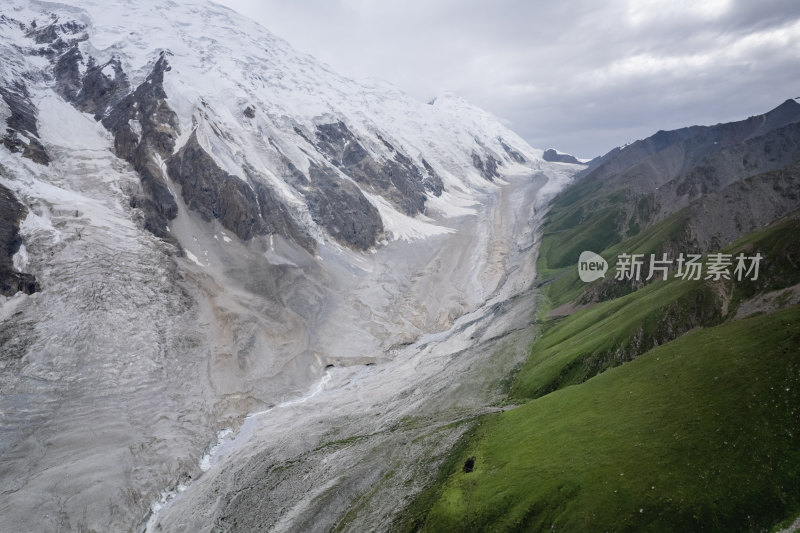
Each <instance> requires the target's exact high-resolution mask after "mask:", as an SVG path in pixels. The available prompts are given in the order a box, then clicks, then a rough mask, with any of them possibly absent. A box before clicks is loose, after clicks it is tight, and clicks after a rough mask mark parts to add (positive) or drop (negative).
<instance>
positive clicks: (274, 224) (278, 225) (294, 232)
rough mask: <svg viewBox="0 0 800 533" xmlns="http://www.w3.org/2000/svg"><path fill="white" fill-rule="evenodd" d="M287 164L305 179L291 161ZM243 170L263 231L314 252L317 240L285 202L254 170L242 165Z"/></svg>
mask: <svg viewBox="0 0 800 533" xmlns="http://www.w3.org/2000/svg"><path fill="white" fill-rule="evenodd" d="M289 164H290V165H291V167H292V170H293V171H294V172H295V173H299V174H300V175H301V176H303V179H305V175H303V173H302V172H300V170H298V169H297V167H295V166H294V165H292V164H291V163H289ZM244 170H245V172H246V173H247V176H248V178H249V181H250V185H251V186H252V187H253V190H255V192H256V197H257V198H258V207H259V211H260V213H261V219H262V220H263V222H264V223H263V225H262V228H263V232H265V233H268V234H277V235H282V236H283V237H286V238H287V239H289V240H292V241H294V242H296V243H297V244H299V245H300V246H302V247H303V248H305V249H306V250H307V251H308V252H309V253H314V252H315V251H316V249H317V241H316V240H315V239H314V238H313V237H312V236H311V235H310V234H309V233H308V231H306V229H305V227H303V225H302V224H300V223H299V222H297V220H295V218H294V217H293V216H292V214H291V212H290V211H289V208H288V207H286V204H284V203H283V202H282V201H281V200H280V199H278V197H277V196H275V193H273V192H272V189H270V188H269V187H267V186H266V185H265V184H264V181H263V179H262V178H261V177H260V176H259V175H258V174H257V173H256V172H255V170H253V169H251V168H249V167H244Z"/></svg>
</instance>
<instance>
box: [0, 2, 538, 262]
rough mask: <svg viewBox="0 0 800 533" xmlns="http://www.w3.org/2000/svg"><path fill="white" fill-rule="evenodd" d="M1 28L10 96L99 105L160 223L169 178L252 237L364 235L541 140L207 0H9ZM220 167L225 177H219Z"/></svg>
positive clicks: (526, 152) (455, 191)
mask: <svg viewBox="0 0 800 533" xmlns="http://www.w3.org/2000/svg"><path fill="white" fill-rule="evenodd" d="M3 28H4V32H3V33H4V35H5V39H4V51H5V52H7V53H5V54H4V55H5V56H6V57H8V58H9V59H10V60H11V61H9V62H8V63H7V64H5V65H4V72H3V73H2V76H3V80H4V81H3V86H4V87H7V88H8V89H7V90H8V91H10V92H9V98H13V97H15V96H16V97H18V98H20V99H21V100H22V101H23V102H25V103H26V104H29V105H31V106H32V107H33V108H34V109H35V108H36V104H37V103H38V100H39V99H40V98H42V95H41V91H45V92H55V93H57V94H58V95H59V96H60V97H61V98H62V99H63V100H65V101H67V102H69V103H70V104H72V105H73V106H74V107H75V108H76V109H78V110H79V111H81V112H84V113H89V114H91V115H92V116H94V118H95V119H96V120H100V121H101V122H102V124H103V125H104V126H105V128H106V129H107V130H108V131H109V132H110V133H111V134H112V136H113V137H114V142H115V149H116V152H117V154H118V155H120V156H121V157H123V158H125V159H127V160H128V161H130V162H132V163H133V165H134V167H135V168H136V169H137V170H138V171H139V173H140V174H142V175H143V178H142V183H143V186H144V193H145V196H146V198H145V200H144V207H145V211H146V214H147V223H148V227H149V229H151V230H152V231H153V232H154V233H155V234H156V235H159V236H162V237H164V236H165V235H164V233H165V225H166V224H167V223H168V222H169V221H170V220H172V219H173V218H174V217H175V216H176V214H177V211H178V206H177V203H176V202H177V200H178V199H177V198H175V196H176V188H175V187H173V186H172V184H171V183H170V182H171V181H172V182H176V184H178V185H180V186H181V193H180V194H181V195H182V198H183V200H184V201H185V203H186V204H187V206H188V207H189V209H191V210H193V211H197V212H198V213H199V214H200V216H201V217H202V218H204V219H207V220H208V219H211V218H214V219H217V220H219V221H220V223H221V224H222V225H223V226H224V227H225V228H227V229H228V230H230V231H231V232H233V233H235V234H236V235H237V236H239V237H240V238H242V239H244V240H247V239H249V238H251V237H253V236H255V235H264V234H279V235H282V236H283V237H286V238H288V239H290V240H292V241H295V242H298V243H300V244H301V245H303V246H304V247H306V248H307V249H309V250H310V251H312V252H313V251H314V249H315V243H314V241H315V240H324V239H326V238H333V239H334V240H336V241H337V242H339V243H341V244H343V245H347V246H351V247H355V248H357V249H362V250H363V249H367V248H369V247H371V246H374V245H375V244H376V243H377V242H378V241H379V240H381V239H382V238H384V236H389V237H394V238H398V237H402V236H407V232H408V227H407V226H408V224H409V223H410V222H409V221H408V220H407V217H414V216H416V215H419V214H426V213H428V214H430V213H431V212H436V211H440V212H441V211H444V212H447V206H448V205H450V204H451V203H452V202H451V201H450V199H451V197H453V196H456V197H458V198H463V197H465V196H466V197H469V196H470V193H471V192H472V191H474V189H476V188H483V187H485V185H486V181H487V180H488V181H491V180H493V179H494V178H495V177H498V176H499V173H498V168H499V167H507V168H510V167H515V166H518V165H520V164H524V163H526V162H528V161H532V160H535V159H536V158H537V156H538V155H540V153H539V152H537V151H534V150H531V148H530V147H528V146H527V144H526V143H525V142H524V141H522V140H521V139H520V138H519V137H518V136H516V135H515V134H513V133H512V132H511V131H509V130H508V129H506V128H505V127H503V126H502V125H501V124H500V123H499V122H498V121H497V120H495V119H494V118H493V117H491V116H490V115H489V114H487V113H485V112H483V111H481V110H479V109H477V108H475V107H473V106H471V105H470V104H468V103H467V102H465V101H463V100H461V99H459V98H457V97H454V96H451V95H445V96H442V97H440V98H436V99H434V101H433V102H432V104H430V105H428V104H424V103H421V102H417V101H415V100H413V99H411V98H410V97H408V96H406V95H405V94H403V93H402V92H400V91H398V90H397V89H394V88H393V87H391V86H389V85H388V84H386V85H385V84H380V83H375V84H373V85H364V84H360V83H357V82H354V81H352V80H348V79H346V78H343V77H341V76H339V75H337V74H335V73H334V72H332V71H331V70H330V69H328V68H327V67H326V66H324V65H322V64H320V63H319V62H317V61H316V60H314V59H313V58H312V57H310V56H307V55H303V54H299V53H297V52H296V51H294V50H293V49H292V48H291V47H290V46H289V45H288V44H287V43H286V42H285V41H282V40H281V39H278V38H277V37H275V36H273V35H272V34H270V33H269V32H267V31H266V30H264V29H263V28H261V27H259V26H257V25H256V24H254V23H252V22H250V21H248V20H247V19H244V18H243V17H240V16H238V15H237V14H235V13H234V12H232V11H230V10H228V9H226V8H223V7H220V6H216V5H213V4H210V3H209V4H206V5H203V4H197V3H193V4H186V3H174V2H163V3H153V2H142V3H136V4H131V3H129V2H112V3H106V2H96V3H92V2H75V3H74V5H61V4H58V5H55V4H41V5H40V4H37V3H36V2H33V3H31V2H17V3H13V2H12V4H11V6H8V7H7V8H5V9H4V18H3ZM29 80H30V81H29ZM33 80H36V82H35V83H34V82H33ZM15 83H22V84H24V85H22V86H19V87H17V89H14V87H15V85H14V84H15ZM26 91H27V92H29V93H32V94H29V95H28V96H25V94H26ZM30 133H33V132H30ZM33 142H34V143H35V142H37V140H36V139H35V138H34V140H33ZM181 150H183V151H182V152H181ZM187 155H189V156H190V157H188V158H187V157H186V156H187ZM178 161H180V163H178ZM165 163H166V167H164V165H163V164H165ZM197 166H200V167H202V168H203V169H204V172H200V173H198V172H196V171H197V168H195V167H197ZM188 174H194V176H193V177H192V178H191V179H190V178H189V176H188ZM212 174H213V177H212ZM209 180H212V181H217V182H221V183H223V184H224V185H222V186H221V189H220V190H219V191H215V192H214V193H211V192H209V191H207V190H206V189H207V188H208V187H207V186H208V184H209V183H208V182H209ZM332 187H336V192H335V194H334V193H333V191H332V190H331V188H332ZM216 193H221V194H223V195H224V196H226V197H227V200H228V202H229V203H228V204H227V205H223V204H222V203H221V202H220V198H219V197H218V196H219V194H216ZM442 194H444V198H442V197H441V195H442ZM345 205H348V206H358V209H354V210H353V211H352V212H351V213H348V214H347V215H345V214H344V213H343V208H344V206H345ZM201 206H203V207H201ZM344 211H346V209H344ZM356 212H357V213H358V214H357V215H356V214H355V213H356ZM345 219H348V220H347V222H350V224H347V223H346V221H345ZM354 222H355V224H354ZM404 222H405V223H404ZM345 226H347V227H345ZM430 231H435V229H433V228H431V229H430Z"/></svg>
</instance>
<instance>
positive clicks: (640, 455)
mask: <svg viewBox="0 0 800 533" xmlns="http://www.w3.org/2000/svg"><path fill="white" fill-rule="evenodd" d="M799 347H800V307H799V306H794V307H792V308H790V309H788V310H784V311H781V312H777V313H773V314H770V315H761V316H755V317H751V318H748V319H746V320H742V321H739V322H734V323H727V324H723V325H720V326H716V327H713V328H708V329H696V330H694V331H692V332H690V333H689V334H687V335H685V336H683V337H681V338H679V339H677V340H675V341H673V342H670V343H668V344H666V345H663V346H660V347H658V348H656V349H653V350H651V351H649V352H647V353H646V354H644V355H641V356H640V357H639V358H637V359H636V360H635V361H633V362H631V363H629V364H627V365H624V366H621V367H618V368H614V369H612V370H609V371H607V372H605V373H603V374H601V375H599V376H597V377H595V378H593V379H591V380H589V381H587V382H586V383H584V384H582V385H579V386H573V387H567V388H565V389H562V390H559V391H557V392H554V393H551V394H549V395H547V396H544V397H542V398H539V399H537V400H534V401H531V402H529V403H526V404H524V405H522V406H521V407H519V408H517V409H514V410H512V411H508V412H506V413H503V414H501V415H495V416H491V417H487V418H486V419H485V421H484V423H483V424H482V425H481V426H480V427H479V428H478V430H477V432H476V433H475V434H474V435H473V436H472V438H471V439H470V440H469V441H468V442H467V443H465V444H464V445H463V446H462V447H461V448H460V449H459V450H458V451H457V454H458V458H457V460H453V461H451V462H450V465H449V468H450V471H449V472H446V475H447V477H446V481H444V482H443V483H442V484H440V485H439V486H438V487H436V489H435V490H431V491H428V492H427V493H426V494H425V498H426V500H427V501H425V502H417V507H418V508H419V507H420V506H421V505H425V506H426V507H427V508H428V509H429V511H428V512H427V514H426V515H425V519H424V521H422V520H420V522H418V524H417V525H419V524H420V523H421V524H423V529H424V530H426V531H517V530H521V531H549V530H551V527H552V528H553V529H554V530H556V531H681V532H683V531H700V530H713V531H758V530H762V529H764V528H769V527H771V526H772V525H773V524H775V523H776V522H777V521H779V520H782V519H784V518H786V516H788V515H790V514H791V513H793V512H794V513H796V512H798V511H800V482H799V481H800V441H799V440H798V438H799V436H800V348H799ZM470 457H474V458H475V469H474V471H473V472H471V473H465V472H463V470H462V468H461V465H463V464H464V462H465V461H466V460H467V459H468V458H470Z"/></svg>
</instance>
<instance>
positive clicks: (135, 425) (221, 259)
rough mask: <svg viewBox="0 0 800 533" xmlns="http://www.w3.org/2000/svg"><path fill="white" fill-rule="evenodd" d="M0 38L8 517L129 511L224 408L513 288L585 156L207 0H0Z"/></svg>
mask: <svg viewBox="0 0 800 533" xmlns="http://www.w3.org/2000/svg"><path fill="white" fill-rule="evenodd" d="M0 55H1V56H2V58H3V60H2V62H0V97H1V98H0V120H2V121H3V122H5V124H6V128H5V133H4V134H3V138H2V144H3V147H0V207H2V208H3V209H2V212H0V239H2V241H3V242H0V282H2V283H1V284H0V288H2V291H0V354H1V355H0V387H1V390H2V394H1V395H0V492H2V498H0V516H2V517H3V522H4V523H6V524H11V525H12V526H11V527H12V529H13V530H15V531H55V530H59V529H62V530H63V529H68V530H71V529H81V528H83V529H95V530H111V531H116V530H129V529H131V528H134V527H135V526H136V525H137V524H139V523H140V522H141V520H142V519H143V517H144V516H145V514H146V511H147V509H148V508H149V507H150V504H151V502H152V501H153V500H157V498H158V494H159V493H160V491H161V489H163V488H164V487H166V486H170V485H174V484H175V483H177V482H178V481H181V480H183V481H185V480H186V479H188V478H189V477H191V476H195V475H198V474H199V470H198V459H199V458H200V456H202V455H203V452H204V450H206V448H207V446H208V445H209V443H211V442H213V440H214V435H215V434H216V432H217V431H218V430H219V429H221V428H223V427H225V426H234V427H235V426H238V424H240V423H241V421H242V420H243V417H244V415H245V414H246V413H248V412H252V411H254V410H259V409H264V408H265V407H268V406H270V405H274V404H276V403H278V402H279V401H280V400H282V399H284V400H285V399H287V398H292V397H294V396H297V395H299V394H301V393H302V391H305V390H308V387H309V386H310V385H311V384H312V382H314V381H315V380H318V379H319V377H320V376H321V375H322V373H323V372H324V369H325V367H326V366H328V365H335V366H337V367H348V366H352V365H362V364H372V363H374V362H379V363H380V362H385V361H390V360H393V358H395V357H396V356H397V353H398V351H397V350H398V349H400V348H402V347H405V346H409V345H410V343H412V342H414V341H416V340H417V339H419V338H420V337H421V336H422V335H424V334H428V333H435V332H439V331H443V330H445V329H447V328H449V327H451V326H453V324H454V322H455V321H456V320H457V319H458V317H460V316H463V315H465V313H469V312H473V311H475V310H476V309H478V308H479V307H480V306H482V305H484V304H485V303H486V302H487V301H489V299H490V297H492V296H493V295H495V296H496V295H497V294H500V292H502V293H503V294H504V295H505V296H504V297H510V296H511V293H510V292H508V291H511V288H510V287H512V286H513V287H516V289H515V290H517V289H520V288H522V287H523V286H526V284H529V283H530V282H531V281H532V279H533V274H532V272H531V270H530V269H531V268H532V262H530V261H528V260H527V259H526V261H524V262H521V263H520V264H519V265H517V266H515V267H514V269H515V271H516V273H515V275H514V276H513V277H509V276H508V271H509V268H510V266H509V261H511V259H510V258H512V257H515V258H517V259H514V260H515V261H517V260H519V261H522V260H521V259H519V257H522V256H519V257H517V255H515V253H516V252H515V251H517V250H522V251H524V253H525V254H527V253H529V251H530V250H531V249H532V246H533V244H532V239H533V231H532V230H531V229H530V228H529V227H528V225H527V222H525V218H524V217H527V216H531V217H532V216H533V214H534V207H533V206H534V204H535V205H540V204H541V202H542V201H543V199H544V197H545V196H546V195H547V194H552V193H554V192H555V191H557V190H558V189H559V188H560V187H561V186H562V185H563V184H564V183H565V182H566V181H567V180H569V179H570V176H571V175H572V174H573V173H574V172H575V171H576V170H577V168H578V166H577V165H575V166H574V168H573V167H572V166H570V165H564V164H549V163H547V162H545V161H543V160H542V159H541V155H542V152H541V151H540V150H535V149H533V148H531V147H530V146H528V145H527V144H526V143H525V142H524V141H523V140H522V139H521V138H520V137H518V136H517V135H516V134H514V133H513V132H512V131H510V130H509V129H508V128H506V127H504V126H503V125H502V124H501V123H500V122H499V121H498V120H496V119H495V118H493V117H492V116H491V115H490V114H488V113H486V112H484V111H482V110H480V109H478V108H476V107H474V106H472V105H470V104H469V103H467V102H466V101H464V100H462V99H460V98H458V97H457V96H454V95H449V94H445V95H442V96H439V97H437V98H435V99H434V100H433V101H432V102H430V103H424V102H418V101H416V100H414V99H413V98H410V97H409V96H407V95H405V94H404V93H403V92H401V91H399V90H397V89H396V88H394V87H392V86H390V85H388V84H384V83H380V82H370V83H369V84H365V83H361V82H356V81H353V80H350V79H347V78H344V77H342V76H340V75H338V74H336V73H335V72H333V71H331V70H330V69H329V68H328V67H327V66H325V65H323V64H321V63H319V62H317V61H316V60H315V59H314V58H313V57H310V56H308V55H304V54H301V53H298V52H297V51H295V50H294V49H292V48H291V46H289V44H287V43H286V42H285V41H283V40H281V39H279V38H277V37H275V36H274V35H272V34H271V33H269V32H268V31H266V30H265V29H263V28H262V27H260V26H258V25H256V24H255V23H253V22H251V21H249V20H247V19H245V18H243V17H241V16H239V15H237V14H236V13H235V12H233V11H231V10H229V9H227V8H223V7H220V6H218V5H216V4H213V3H209V2H202V1H197V2H194V1H184V0H179V1H169V0H146V1H142V2H126V1H122V0H114V1H110V2H99V1H80V2H79V1H77V0H75V1H72V0H68V1H65V2H44V1H36V0H33V1H30V0H7V1H5V2H4V4H3V6H2V9H1V10H0ZM509 183H512V184H514V183H516V184H520V185H519V187H523V189H524V191H528V192H525V194H524V195H522V196H520V197H519V198H514V197H504V196H503V195H500V196H498V195H499V193H500V191H503V190H507V186H508V184H509ZM523 189H520V190H523ZM529 189H530V190H529ZM505 194H506V196H508V193H505ZM520 194H522V193H520ZM509 206H517V208H520V209H522V207H524V209H528V208H530V211H524V213H525V214H524V216H523V219H520V220H517V218H514V219H513V220H514V223H513V224H512V223H510V222H509V218H508V217H511V216H512V213H511V212H510V211H505V210H507V209H510V207H509ZM520 206H522V207H520ZM517 216H518V215H517V214H513V217H517ZM514 232H519V233H514ZM512 233H513V234H512ZM520 253H522V252H520ZM524 257H526V258H528V259H529V257H528V256H527V255H525V256H524ZM529 263H530V264H529ZM351 408H353V409H358V408H356V407H353V406H351Z"/></svg>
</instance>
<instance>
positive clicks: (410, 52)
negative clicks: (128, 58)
mask: <svg viewBox="0 0 800 533" xmlns="http://www.w3.org/2000/svg"><path fill="white" fill-rule="evenodd" d="M218 1H219V2H220V3H223V4H225V5H228V6H230V7H232V8H234V9H236V10H238V11H240V12H242V13H244V14H245V15H248V16H250V17H251V18H254V19H256V20H257V21H259V22H260V23H261V24H262V25H264V26H265V27H267V28H268V29H269V30H270V31H272V32H273V33H275V34H277V35H279V36H281V37H283V38H285V39H287V40H288V41H289V42H290V43H292V44H293V45H294V46H295V47H296V48H298V49H299V50H301V51H304V52H308V53H310V54H312V55H314V56H316V57H317V58H319V59H321V60H322V61H324V62H326V63H328V64H330V65H331V66H332V67H333V68H334V69H335V70H337V71H339V72H340V73H342V74H344V75H347V76H351V77H355V78H365V77H379V78H383V79H386V80H389V81H390V82H392V83H394V84H395V85H397V86H398V87H400V88H401V89H403V90H405V91H407V92H409V93H410V94H412V95H414V96H415V97H417V98H419V99H421V100H429V99H430V98H431V97H433V96H435V95H436V94H438V93H441V92H443V91H445V90H449V91H452V92H454V93H456V94H459V95H461V96H464V97H465V98H467V99H468V100H470V101H472V102H474V103H475V104H476V105H479V106H481V107H483V108H484V109H486V110H488V111H490V112H492V113H494V114H495V115H497V116H498V117H500V118H501V119H503V120H504V121H506V123H508V124H509V125H510V126H511V127H512V128H513V129H514V130H515V131H517V132H518V133H519V134H520V135H522V136H523V137H525V138H526V139H527V140H528V141H529V142H530V143H531V145H533V146H537V147H540V148H546V147H550V146H553V147H556V148H559V149H560V150H564V151H568V152H572V153H576V154H578V155H581V156H585V157H590V156H594V155H598V154H601V153H603V152H605V151H607V150H609V149H610V148H612V147H614V146H617V145H620V144H624V143H625V142H630V141H633V140H635V139H637V138H642V137H646V136H648V135H650V134H652V133H654V132H655V131H657V130H658V129H672V128H677V127H681V126H685V125H690V124H709V123H716V122H724V121H729V120H735V119H738V118H744V117H746V116H748V115H753V114H759V113H763V112H765V111H767V110H768V109H771V108H772V107H774V106H776V105H778V104H780V103H781V102H782V101H783V100H785V99H787V98H791V97H795V96H800V83H798V81H800V80H798V73H799V72H800V3H798V2H797V1H796V0H768V1H760V2H752V1H749V0H748V1H745V0H739V1H734V0H704V1H699V0H667V1H662V0H629V1H623V0H613V1H606V2H596V1H594V0H591V1H589V0H576V1H572V2H552V1H548V2H542V1H530V0H496V1H493V2H485V1H481V0H436V1H431V0H405V1H403V2H388V1H384V0H380V1H379V0H306V1H303V2H284V1H280V0H218Z"/></svg>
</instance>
